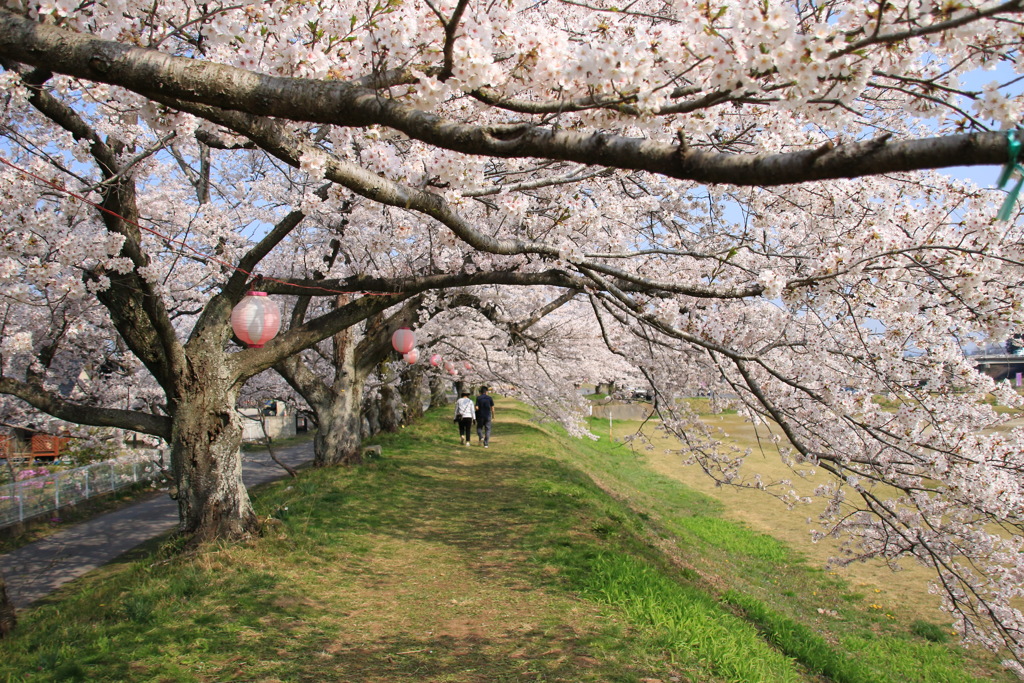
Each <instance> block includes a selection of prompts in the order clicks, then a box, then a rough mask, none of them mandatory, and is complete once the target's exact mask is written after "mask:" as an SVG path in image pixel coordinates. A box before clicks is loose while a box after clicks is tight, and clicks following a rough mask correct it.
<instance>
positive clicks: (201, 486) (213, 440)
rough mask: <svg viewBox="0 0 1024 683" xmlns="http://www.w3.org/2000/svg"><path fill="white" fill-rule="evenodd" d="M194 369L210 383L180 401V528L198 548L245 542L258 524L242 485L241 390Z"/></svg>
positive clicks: (175, 443) (176, 437)
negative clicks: (216, 542) (237, 402)
mask: <svg viewBox="0 0 1024 683" xmlns="http://www.w3.org/2000/svg"><path fill="white" fill-rule="evenodd" d="M218 358H222V356H218ZM192 369H193V371H194V372H195V373H196V375H197V376H204V375H205V379H206V381H196V382H195V383H194V384H193V386H192V390H191V391H190V392H188V393H187V394H185V395H183V396H181V398H179V400H178V404H177V409H176V410H175V413H174V427H173V430H172V438H171V448H172V457H173V463H174V474H175V478H176V484H177V491H178V493H177V497H178V509H179V512H180V520H181V521H180V524H179V528H180V531H181V532H182V533H184V534H187V535H188V536H189V537H190V538H191V541H192V542H195V543H202V542H204V541H212V540H237V539H243V538H247V537H249V536H252V535H253V534H255V533H257V532H258V531H259V521H258V520H257V518H256V513H255V512H254V511H253V509H252V503H251V502H250V500H249V492H248V491H247V490H246V488H245V484H244V483H242V458H241V453H240V451H239V447H240V446H241V443H242V424H241V417H240V416H239V415H238V414H237V413H236V411H235V400H236V395H237V389H236V388H235V387H227V386H224V384H225V383H226V382H224V381H218V380H219V378H220V377H223V376H225V375H226V373H223V372H220V370H221V368H219V367H218V368H210V367H206V368H201V367H197V365H196V364H193V366H192ZM203 370H205V371H206V372H203Z"/></svg>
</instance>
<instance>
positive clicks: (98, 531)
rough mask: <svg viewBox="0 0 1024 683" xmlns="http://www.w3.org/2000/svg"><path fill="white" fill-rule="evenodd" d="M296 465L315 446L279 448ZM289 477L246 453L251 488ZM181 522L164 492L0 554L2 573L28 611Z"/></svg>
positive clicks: (263, 456)
mask: <svg viewBox="0 0 1024 683" xmlns="http://www.w3.org/2000/svg"><path fill="white" fill-rule="evenodd" d="M274 454H275V455H277V457H278V459H279V460H281V461H282V462H285V463H287V464H288V465H289V466H291V467H295V466H297V465H301V464H303V463H306V462H309V461H312V459H313V444H312V442H310V443H305V444H299V445H296V446H291V447H289V448H279V449H274ZM284 476H287V475H286V473H285V471H284V470H283V469H281V467H280V466H278V465H277V464H276V463H274V461H272V460H271V459H270V456H269V454H268V453H267V452H266V451H260V452H255V453H245V454H244V455H243V458H242V479H243V481H245V484H246V486H249V487H252V486H255V485H257V484H263V483H265V482H268V481H272V480H274V479H279V478H281V477H284ZM177 523H178V504H177V503H176V502H175V501H173V500H171V499H170V497H169V496H167V495H166V494H160V495H158V496H155V497H153V498H149V499H146V500H144V501H141V502H139V503H135V504H133V505H129V506H127V507H124V508H121V509H120V510H115V511H113V512H108V513H107V514H104V515H101V516H99V517H95V518H94V519H91V520H89V521H87V522H83V523H81V524H77V525H75V526H73V527H69V528H67V529H64V530H63V531H60V532H58V533H56V534H53V535H51V536H47V537H46V538H44V539H41V540H39V541H37V542H35V543H31V544H29V545H26V546H22V547H21V548H18V549H17V550H14V551H12V552H10V553H7V554H6V555H0V571H2V572H3V575H4V578H5V579H6V581H7V592H8V594H9V595H10V598H11V600H12V601H13V602H14V605H15V606H16V607H25V606H27V605H30V604H32V603H33V602H35V601H36V600H38V599H40V598H42V597H43V596H45V595H47V594H49V593H50V592H52V591H54V590H56V589H57V588H58V587H59V586H61V585H63V584H65V583H67V582H68V581H71V580H72V579H75V578H78V577H79V576H82V575H83V574H85V573H87V572H90V571H92V570H93V569H96V568H97V567H100V566H102V565H104V564H107V563H108V562H111V561H112V560H114V559H116V558H117V557H118V556H120V555H122V554H124V553H125V552H127V551H129V550H131V549H132V548H134V547H136V546H137V545H139V544H141V543H143V542H145V541H148V540H149V539H151V538H154V537H156V536H158V535H160V534H162V533H164V532H166V531H170V530H171V529H173V528H174V527H175V526H176V525H177Z"/></svg>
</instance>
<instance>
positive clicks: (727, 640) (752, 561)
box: [0, 399, 1012, 683]
mask: <svg viewBox="0 0 1024 683" xmlns="http://www.w3.org/2000/svg"><path fill="white" fill-rule="evenodd" d="M448 413H449V411H448V410H441V411H434V412H431V413H429V414H428V415H427V416H426V418H424V420H423V421H422V422H421V423H420V424H418V425H416V426H415V427H410V428H407V429H405V430H403V431H402V432H401V433H399V434H396V435H388V436H384V437H381V438H380V439H379V442H380V443H381V445H382V446H383V457H382V458H381V459H380V460H377V461H374V462H372V463H370V464H367V465H364V466H361V467H356V468H351V469H324V470H307V471H303V472H302V473H301V474H300V476H299V478H298V479H290V480H282V481H280V482H276V483H274V484H271V485H268V486H265V487H263V488H262V489H260V490H259V491H258V492H257V493H256V494H255V495H254V502H255V505H256V507H257V511H258V513H259V515H260V516H261V518H262V519H264V520H265V521H266V524H265V533H264V535H263V537H262V538H259V539H257V540H254V541H252V542H249V543H244V544H235V545H214V546H208V547H204V548H202V549H201V550H200V551H198V552H195V553H192V554H188V555H182V554H180V553H178V552H177V548H178V546H179V544H178V543H177V542H176V541H174V540H173V539H164V540H162V541H159V542H154V543H153V544H151V545H150V546H149V547H148V548H143V549H140V550H139V551H137V552H135V553H133V554H132V555H131V556H129V557H126V558H125V559H124V560H123V561H121V562H118V563H115V564H114V565H111V566H109V567H106V568H104V569H103V570H100V571H97V572H94V573H92V574H90V575H89V576H87V577H85V578H84V579H81V580H79V581H77V582H75V583H73V584H71V585H70V586H68V587H66V588H64V589H63V590H61V591H60V592H59V593H58V594H55V595H54V596H52V597H51V598H48V599H47V600H45V601H44V602H42V603H40V604H38V605H37V606H35V607H33V608H32V609H29V610H25V611H23V612H22V613H21V615H20V617H21V621H20V623H19V628H18V631H17V632H16V634H15V636H14V637H12V638H11V639H9V640H7V641H0V681H51V680H68V681H72V680H81V681H264V682H271V681H353V682H356V681H358V682H362V681H368V682H373V681H466V682H481V683H482V682H485V681H487V682H489V681H499V682H500V681H633V682H637V683H640V682H644V683H651V682H653V681H662V682H664V683H668V682H670V681H694V682H696V681H701V682H704V681H708V682H716V681H721V682H726V681H773V682H774V681H807V682H811V681H827V680H834V681H880V682H883V683H884V682H885V681H899V682H900V683H905V682H909V681H942V682H944V683H945V682H952V683H955V682H958V681H992V680H995V681H1000V680H1006V681H1009V680H1012V678H1011V677H1009V676H1008V675H1006V674H1005V673H1003V672H1002V671H1001V670H1000V669H999V668H998V666H997V664H996V663H995V660H994V659H992V658H990V657H987V656H985V655H984V654H982V653H977V652H974V651H971V652H965V651H963V650H961V649H959V648H957V647H955V646H953V645H951V644H949V643H948V642H936V641H939V640H942V637H941V636H942V635H944V634H945V630H944V629H943V628H942V627H941V625H937V624H933V623H931V622H929V621H928V620H920V619H918V620H917V621H914V622H912V621H906V623H904V621H901V620H899V619H892V618H887V617H886V616H884V615H881V614H878V613H877V610H874V609H872V608H871V606H870V605H869V604H866V603H867V601H866V600H864V599H862V597H860V596H857V595H856V594H854V593H852V592H851V591H850V590H848V588H847V587H846V586H845V584H844V583H843V582H841V581H839V580H837V579H836V578H835V577H833V576H830V575H828V574H826V573H825V572H822V571H819V570H816V569H815V568H814V567H813V566H810V564H809V563H807V562H805V561H803V560H802V559H801V558H800V557H799V556H798V555H797V554H796V553H794V551H793V550H792V549H790V548H788V547H787V546H785V545H783V544H782V543H780V542H779V541H776V540H775V539H773V538H771V537H769V536H767V535H764V534H759V533H756V532H754V531H752V530H750V529H749V528H748V527H746V526H744V525H743V524H740V523H738V522H735V521H731V520H729V519H728V518H727V517H726V516H725V514H724V513H725V510H724V506H723V504H722V503H720V502H718V501H716V500H714V499H712V498H710V497H708V496H707V495H705V494H702V493H699V492H697V491H695V490H693V489H690V488H687V487H686V486H685V485H683V484H682V483H680V482H678V481H676V480H674V479H673V478H671V477H668V476H664V475H663V474H659V473H656V472H655V471H654V470H653V469H652V468H650V467H649V466H648V465H647V464H646V463H645V462H644V460H643V458H642V457H638V456H636V455H635V454H633V453H631V452H629V451H628V450H625V449H623V448H620V447H617V446H616V445H615V444H612V443H611V442H610V441H608V440H607V439H603V440H601V441H599V442H590V441H577V440H572V439H569V438H568V437H566V436H565V435H564V434H562V433H561V432H560V431H559V430H555V429H550V428H542V427H539V426H538V425H536V424H534V423H533V422H531V421H530V419H529V415H528V413H527V412H526V411H525V409H522V408H521V407H519V406H518V405H516V404H513V402H511V401H508V400H505V399H499V411H498V413H497V415H498V418H499V419H498V420H497V421H496V423H495V434H494V437H493V440H492V444H491V447H490V448H489V449H483V448H480V447H478V446H472V447H460V446H459V445H458V439H457V434H456V432H455V428H454V427H453V425H452V424H451V421H450V419H449V415H448ZM819 610H829V611H830V612H834V614H835V616H831V614H830V613H823V612H821V611H819Z"/></svg>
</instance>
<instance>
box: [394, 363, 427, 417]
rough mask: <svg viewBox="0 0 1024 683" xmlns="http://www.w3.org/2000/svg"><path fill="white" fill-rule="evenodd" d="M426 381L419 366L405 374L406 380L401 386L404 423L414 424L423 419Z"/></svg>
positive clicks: (409, 369)
mask: <svg viewBox="0 0 1024 683" xmlns="http://www.w3.org/2000/svg"><path fill="white" fill-rule="evenodd" d="M425 385H426V380H425V378H424V376H423V371H422V369H421V368H419V367H418V366H415V365H414V366H412V367H410V368H408V369H407V370H406V372H405V378H404V379H403V380H402V383H401V384H400V385H399V389H398V391H399V393H400V394H401V396H402V403H403V404H404V405H405V409H404V412H405V416H404V423H405V424H412V423H413V422H415V421H416V420H418V419H419V418H421V417H423V402H424V399H425V398H426V397H427V396H426V394H427V389H426V386H425Z"/></svg>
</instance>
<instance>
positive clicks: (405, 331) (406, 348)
mask: <svg viewBox="0 0 1024 683" xmlns="http://www.w3.org/2000/svg"><path fill="white" fill-rule="evenodd" d="M391 346H392V347H393V348H394V349H395V351H398V352H399V353H402V354H405V353H409V352H410V351H412V349H413V347H414V346H416V335H415V334H413V331H412V330H410V329H409V328H408V327H402V328H399V329H397V330H395V333H394V334H393V335H391Z"/></svg>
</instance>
